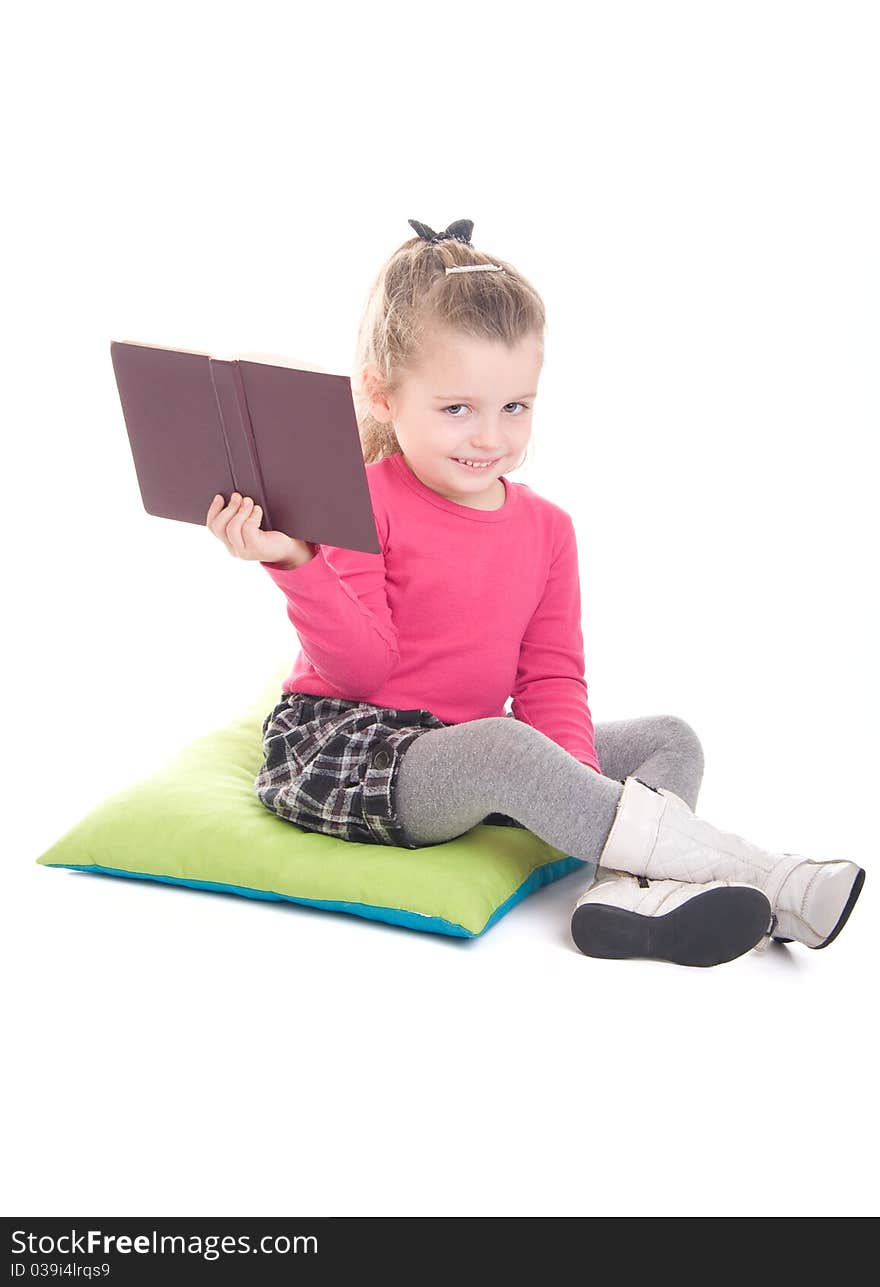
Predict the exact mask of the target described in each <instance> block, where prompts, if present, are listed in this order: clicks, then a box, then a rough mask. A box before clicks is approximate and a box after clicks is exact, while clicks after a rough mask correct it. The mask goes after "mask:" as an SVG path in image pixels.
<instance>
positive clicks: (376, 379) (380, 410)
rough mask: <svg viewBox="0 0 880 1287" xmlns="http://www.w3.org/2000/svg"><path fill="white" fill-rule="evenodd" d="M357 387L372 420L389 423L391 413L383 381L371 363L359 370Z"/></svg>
mask: <svg viewBox="0 0 880 1287" xmlns="http://www.w3.org/2000/svg"><path fill="white" fill-rule="evenodd" d="M359 386H360V390H361V397H362V398H363V400H364V401H365V402H366V403H367V405H368V406H369V410H370V414H371V415H372V417H373V419H374V420H378V421H379V423H380V424H388V423H389V422H390V421H391V417H392V411H391V406H390V403H389V401H388V395H387V391H386V388H385V381H384V380H383V378H382V375H381V373H380V372H379V371H378V370H377V369H376V367H375V366H373V365H372V364H371V363H366V364H365V365H364V366H362V367H361V368H360V372H359Z"/></svg>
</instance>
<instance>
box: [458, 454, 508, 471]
mask: <svg viewBox="0 0 880 1287" xmlns="http://www.w3.org/2000/svg"><path fill="white" fill-rule="evenodd" d="M452 459H453V460H454V461H455V463H456V464H457V465H463V466H464V467H465V469H473V470H480V469H488V468H489V467H490V466H491V465H497V464H498V461H499V460H500V459H501V457H500V456H496V457H495V458H494V459H493V460H473V461H470V460H467V459H465V458H464V457H462V456H453V457H452Z"/></svg>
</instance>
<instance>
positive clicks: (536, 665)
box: [511, 515, 602, 773]
mask: <svg viewBox="0 0 880 1287" xmlns="http://www.w3.org/2000/svg"><path fill="white" fill-rule="evenodd" d="M512 697H513V701H512V703H511V707H512V711H513V715H514V717H515V718H516V719H519V720H522V721H523V723H525V724H531V725H532V727H533V728H537V729H540V731H541V732H542V733H546V735H547V736H548V737H549V738H552V740H553V741H554V742H556V743H557V744H558V745H559V746H561V747H563V748H564V749H565V750H566V751H568V752H570V754H571V755H573V756H574V758H575V759H576V760H579V761H580V762H581V763H582V764H586V765H588V766H589V767H590V768H592V769H595V770H596V772H597V773H601V771H602V770H601V767H600V765H599V760H598V757H597V755H596V747H595V741H594V733H593V720H592V717H591V715H590V708H589V704H588V701H587V684H586V680H585V679H584V641H583V634H582V631H581V594H580V578H579V574H578V554H577V539H576V536H575V530H574V524H573V523H572V521H571V518H570V517H569V516H568V515H565V519H564V522H562V523H561V524H560V530H559V534H558V545H557V548H556V550H555V551H554V556H553V560H552V562H551V565H550V572H549V575H548V577H547V584H546V586H545V587H544V593H543V595H542V596H541V601H540V603H539V604H538V606H537V608H536V609H535V612H534V613H533V615H532V618H531V620H530V622H529V624H528V626H527V627H526V631H525V634H524V635H523V638H522V643H521V645H520V651H519V664H518V667H517V673H516V680H515V683H514V688H513V693H512Z"/></svg>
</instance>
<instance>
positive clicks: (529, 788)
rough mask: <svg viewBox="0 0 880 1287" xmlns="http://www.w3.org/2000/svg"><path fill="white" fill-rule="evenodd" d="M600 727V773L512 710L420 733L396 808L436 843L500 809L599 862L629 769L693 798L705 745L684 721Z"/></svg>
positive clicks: (416, 833) (404, 765)
mask: <svg viewBox="0 0 880 1287" xmlns="http://www.w3.org/2000/svg"><path fill="white" fill-rule="evenodd" d="M594 733H595V744H596V754H597V756H598V757H599V763H600V764H601V765H602V772H601V773H597V772H596V771H595V769H591V768H588V767H587V765H585V764H581V763H580V761H579V760H576V759H575V758H574V756H573V755H571V754H570V753H569V752H568V751H566V750H564V749H563V748H562V747H561V746H559V745H557V743H556V742H554V741H553V740H552V739H551V738H549V737H547V735H546V734H545V733H541V732H540V731H539V730H538V729H536V728H532V726H531V725H530V724H524V723H522V722H521V721H520V720H516V719H512V718H511V717H510V716H504V715H499V716H492V717H490V718H488V719H476V720H468V721H466V722H465V723H463V724H451V725H449V726H448V727H447V728H438V729H431V730H430V731H429V732H427V733H422V735H421V736H420V737H417V738H416V739H415V741H414V742H412V743H411V744H410V746H409V747H408V748H407V750H406V752H405V753H404V755H403V758H402V760H401V763H400V769H399V771H398V778H397V790H396V797H395V799H396V805H397V814H398V818H399V820H400V823H401V826H402V828H403V831H404V833H405V834H406V837H407V839H408V841H409V842H410V843H411V844H413V845H433V844H439V843H440V842H441V841H444V840H452V839H453V838H454V837H455V836H460V835H463V834H464V832H466V831H469V830H470V829H471V828H472V827H475V826H476V825H477V824H478V823H480V822H482V821H483V820H484V819H485V818H486V817H487V816H488V815H489V814H491V813H502V814H505V815H506V816H507V817H509V818H514V819H516V821H517V822H520V823H522V825H523V826H524V827H527V828H528V829H529V831H533V832H534V833H535V835H537V836H540V838H541V839H542V840H546V841H547V842H548V843H549V844H551V845H553V846H554V847H555V848H557V849H561V850H562V851H563V852H564V853H566V854H571V855H572V857H574V858H581V859H584V860H586V861H592V862H598V860H599V857H600V855H601V853H602V849H603V848H604V845H605V841H606V840H607V838H608V833H609V831H610V830H611V824H612V822H613V821H614V813H615V809H616V808H617V802H618V800H619V799H620V795H621V792H622V791H623V785H622V782H623V779H624V778H625V777H628V776H633V777H639V778H641V779H642V781H643V782H646V783H647V784H648V785H649V786H662V787H666V788H668V790H670V791H674V792H675V793H676V795H680V796H681V798H682V799H683V800H686V801H687V803H688V804H689V805H690V807H691V808H692V809H694V808H695V807H696V803H697V794H698V792H699V789H700V783H701V781H702V778H703V748H702V746H701V745H700V741H699V739H698V737H697V735H696V733H695V732H694V731H693V729H692V728H691V727H690V725H689V724H687V723H686V722H685V721H684V720H682V719H679V718H678V717H677V716H674V715H649V716H645V717H642V718H640V719H621V720H614V721H611V722H608V723H598V724H596V725H595V727H594Z"/></svg>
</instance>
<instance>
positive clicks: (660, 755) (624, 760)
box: [594, 715, 704, 809]
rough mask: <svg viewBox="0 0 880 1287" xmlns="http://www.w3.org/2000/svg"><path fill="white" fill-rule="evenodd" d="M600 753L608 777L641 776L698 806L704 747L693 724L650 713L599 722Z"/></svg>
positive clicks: (692, 806) (672, 716)
mask: <svg viewBox="0 0 880 1287" xmlns="http://www.w3.org/2000/svg"><path fill="white" fill-rule="evenodd" d="M594 732H595V740H596V754H597V755H598V757H599V763H600V764H601V765H602V772H603V773H604V774H605V776H606V777H609V778H615V779H616V780H617V781H619V782H623V781H624V779H625V778H627V777H630V776H631V777H637V778H641V780H642V781H643V782H647V783H648V785H649V786H654V787H658V786H662V787H666V789H667V791H674V792H675V794H676V795H679V796H681V798H682V800H685V801H687V803H688V804H689V805H690V807H691V808H692V809H696V806H697V796H698V795H699V792H700V785H701V783H702V781H703V768H704V759H703V748H702V746H701V744H700V739H699V738H698V737H697V735H696V733H695V732H694V730H693V729H692V728H691V726H690V724H688V723H686V722H685V721H684V720H683V719H679V718H678V717H677V716H676V715H648V716H645V717H643V718H640V719H619V720H614V721H613V722H609V723H600V724H596V726H595V729H594Z"/></svg>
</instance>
